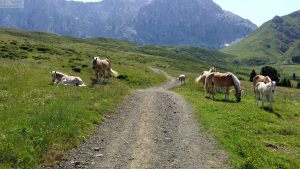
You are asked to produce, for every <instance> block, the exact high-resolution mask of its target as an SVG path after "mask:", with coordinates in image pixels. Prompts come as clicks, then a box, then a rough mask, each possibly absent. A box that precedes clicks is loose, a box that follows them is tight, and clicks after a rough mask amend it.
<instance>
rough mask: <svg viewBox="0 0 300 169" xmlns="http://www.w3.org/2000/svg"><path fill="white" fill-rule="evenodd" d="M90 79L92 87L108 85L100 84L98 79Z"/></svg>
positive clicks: (105, 82)
mask: <svg viewBox="0 0 300 169" xmlns="http://www.w3.org/2000/svg"><path fill="white" fill-rule="evenodd" d="M90 79H91V81H92V86H95V85H106V84H107V81H104V82H103V81H102V82H98V81H97V79H93V78H90Z"/></svg>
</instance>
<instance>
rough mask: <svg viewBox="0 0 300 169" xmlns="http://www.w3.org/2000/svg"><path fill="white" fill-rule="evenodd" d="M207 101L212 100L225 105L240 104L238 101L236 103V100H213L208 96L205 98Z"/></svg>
mask: <svg viewBox="0 0 300 169" xmlns="http://www.w3.org/2000/svg"><path fill="white" fill-rule="evenodd" d="M205 98H206V99H210V100H213V101H215V102H224V103H238V102H237V101H234V100H225V99H212V98H210V97H208V96H205Z"/></svg>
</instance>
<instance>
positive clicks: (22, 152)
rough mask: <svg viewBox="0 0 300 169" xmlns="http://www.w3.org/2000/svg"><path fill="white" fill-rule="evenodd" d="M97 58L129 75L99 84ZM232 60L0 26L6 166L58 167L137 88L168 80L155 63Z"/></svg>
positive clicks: (0, 134)
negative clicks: (67, 78) (61, 77)
mask: <svg viewBox="0 0 300 169" xmlns="http://www.w3.org/2000/svg"><path fill="white" fill-rule="evenodd" d="M94 56H100V57H101V58H109V59H111V60H112V65H113V69H115V70H116V71H118V72H119V74H121V75H127V78H125V79H110V80H109V81H108V82H107V84H106V85H93V83H92V82H93V79H95V75H94V71H93V69H92V68H91V65H90V64H91V58H92V57H94ZM232 59H233V56H231V55H228V54H223V53H221V52H218V51H213V50H209V49H207V48H195V47H167V46H136V45H134V44H132V43H130V42H127V41H119V40H113V39H104V38H93V39H78V38H72V37H65V36H57V35H53V34H48V33H41V32H28V31H20V30H13V29H0V121H1V123H0V168H39V165H40V163H44V164H46V165H50V166H51V165H53V164H54V163H55V162H56V161H57V160H59V159H60V158H61V157H62V154H63V153H64V151H65V150H68V149H70V148H72V147H74V146H76V145H77V144H78V143H79V142H80V141H82V140H83V139H84V138H85V137H87V136H88V135H90V134H91V133H92V131H93V129H94V127H95V126H96V125H97V124H99V123H100V122H101V120H102V119H103V118H104V114H105V113H106V114H108V113H111V112H113V111H114V107H116V104H118V103H120V102H121V101H122V100H123V98H124V97H125V96H127V95H128V94H130V92H131V91H132V90H134V89H137V88H147V87H150V86H154V85H158V84H160V83H163V82H164V80H165V79H164V77H162V76H158V75H157V74H155V73H154V72H152V71H151V70H150V69H149V68H148V67H149V66H152V67H158V68H160V69H165V70H166V69H168V70H172V71H174V72H176V70H177V71H178V72H182V71H190V72H195V73H199V72H200V71H202V70H203V69H208V68H209V67H211V66H212V65H213V66H217V67H219V68H222V67H224V68H225V67H227V68H228V66H226V65H229V63H230V60H232ZM227 62H228V63H227ZM74 67H77V68H80V69H81V72H80V73H76V72H74V71H72V68H74ZM51 70H57V71H61V72H65V73H67V74H69V75H75V76H79V77H81V78H82V79H83V81H84V82H85V83H86V84H87V85H88V87H86V88H76V87H67V86H62V85H58V86H57V85H52V84H51V75H50V71H51ZM124 77H126V76H124Z"/></svg>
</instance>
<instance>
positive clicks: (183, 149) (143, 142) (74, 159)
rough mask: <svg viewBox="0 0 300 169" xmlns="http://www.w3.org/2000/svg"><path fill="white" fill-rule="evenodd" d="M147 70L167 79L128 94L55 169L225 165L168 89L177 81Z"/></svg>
mask: <svg viewBox="0 0 300 169" xmlns="http://www.w3.org/2000/svg"><path fill="white" fill-rule="evenodd" d="M151 69H152V68H151ZM152 70H153V71H155V72H157V73H160V74H163V75H165V76H166V77H167V79H168V81H167V82H166V83H165V84H163V85H161V86H159V87H154V88H149V89H145V90H138V91H136V92H134V93H133V95H132V96H129V97H128V98H127V99H126V100H125V102H124V103H123V104H122V105H120V106H119V107H118V108H117V110H116V113H115V114H114V115H112V116H111V117H109V118H107V119H106V120H105V122H103V123H102V124H101V125H100V126H99V127H98V128H97V129H96V131H95V133H94V135H93V136H92V137H91V138H90V139H88V140H86V141H85V142H83V143H82V144H80V145H79V146H78V148H76V149H73V150H71V151H70V152H69V157H68V159H69V160H66V161H63V162H61V163H60V164H59V165H58V166H56V168H66V169H69V168H70V169H71V168H89V169H100V168H101V169H102V168H103V169H106V168H107V169H108V168H109V169H110V168H116V169H119V168H122V169H123V168H124V169H127V168H132V169H144V168H145V169H146V168H147V169H152V168H153V169H154V168H155V169H156V168H161V169H165V168H170V169H171V168H172V169H173V168H183V169H196V168H197V169H198V168H205V169H206V168H231V167H230V165H229V164H228V162H227V160H228V156H227V155H226V153H225V152H224V151H222V150H220V149H218V148H217V147H216V143H215V141H214V140H213V139H212V137H210V136H209V135H208V134H207V133H206V132H205V131H204V129H203V128H202V127H201V126H200V127H199V124H198V122H197V121H196V120H195V118H194V113H193V109H192V107H191V106H190V105H189V104H187V102H186V101H185V100H184V99H183V98H182V97H181V96H180V95H178V94H177V93H175V92H171V91H168V89H170V88H172V87H175V86H177V85H178V82H177V80H176V79H175V78H173V77H170V76H168V75H167V74H166V73H165V72H163V71H161V70H158V69H152Z"/></svg>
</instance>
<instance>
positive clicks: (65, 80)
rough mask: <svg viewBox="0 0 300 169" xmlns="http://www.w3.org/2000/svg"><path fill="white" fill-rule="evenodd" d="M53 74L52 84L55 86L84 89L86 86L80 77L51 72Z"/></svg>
mask: <svg viewBox="0 0 300 169" xmlns="http://www.w3.org/2000/svg"><path fill="white" fill-rule="evenodd" d="M51 74H52V82H53V83H55V84H59V83H61V84H63V85H67V86H79V87H84V86H86V85H85V84H84V83H83V81H82V79H81V78H80V77H76V76H68V75H66V74H64V73H61V72H57V71H51Z"/></svg>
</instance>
